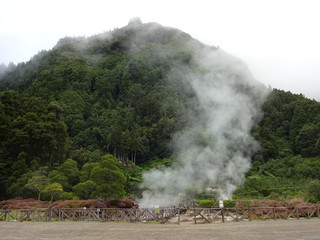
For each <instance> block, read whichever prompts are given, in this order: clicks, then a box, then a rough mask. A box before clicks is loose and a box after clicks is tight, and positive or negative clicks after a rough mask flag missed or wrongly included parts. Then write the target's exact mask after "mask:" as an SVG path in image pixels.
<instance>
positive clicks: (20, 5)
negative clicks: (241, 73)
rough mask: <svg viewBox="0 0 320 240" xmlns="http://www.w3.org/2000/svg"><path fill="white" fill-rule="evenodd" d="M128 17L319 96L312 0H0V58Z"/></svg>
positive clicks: (319, 46)
mask: <svg viewBox="0 0 320 240" xmlns="http://www.w3.org/2000/svg"><path fill="white" fill-rule="evenodd" d="M136 16H138V17H140V18H141V20H142V22H158V23H160V24H162V25H164V26H171V27H175V28H178V29H180V30H182V31H184V32H187V33H189V34H190V35H191V36H192V37H194V38H196V39H198V40H200V41H202V42H204V43H206V44H209V45H214V46H219V47H220V48H221V49H223V50H225V51H227V52H228V53H230V54H233V55H235V56H237V57H239V58H241V59H242V60H243V61H244V62H246V63H247V65H248V67H249V69H250V70H251V71H252V72H253V75H254V76H255V78H256V79H257V80H258V81H260V82H263V83H264V84H266V85H267V86H268V85H271V87H275V88H279V89H284V90H286V91H291V92H294V93H302V94H304V95H305V96H306V97H309V98H315V99H317V100H318V101H319V100H320V88H319V86H320V81H319V80H320V27H319V25H320V1H319V0H196V1H194V0H190V1H188V0H181V1H178V0H176V1H174V0H158V1H152V0H90V1H88V0H0V63H5V64H8V63H9V62H14V63H18V62H22V61H27V60H29V59H30V58H31V57H32V56H33V55H35V54H36V53H37V52H38V51H40V50H42V49H46V50H49V49H51V48H52V47H53V46H54V45H55V44H56V43H57V41H58V40H59V39H60V38H62V37H65V36H71V37H73V36H91V35H94V34H97V33H101V32H104V31H109V30H112V29H114V28H120V27H123V26H125V25H127V23H128V21H129V19H130V18H132V17H136Z"/></svg>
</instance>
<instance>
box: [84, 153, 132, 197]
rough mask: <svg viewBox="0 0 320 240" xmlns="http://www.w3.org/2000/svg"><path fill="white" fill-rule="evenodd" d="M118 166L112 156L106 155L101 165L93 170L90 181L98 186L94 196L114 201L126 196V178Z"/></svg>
mask: <svg viewBox="0 0 320 240" xmlns="http://www.w3.org/2000/svg"><path fill="white" fill-rule="evenodd" d="M117 164H118V163H117V160H116V159H115V158H113V157H112V155H106V156H104V157H103V158H102V161H101V162H100V163H99V165H98V166H96V167H94V168H93V169H92V171H91V175H90V179H91V180H92V181H93V182H95V183H96V185H97V188H96V190H95V191H94V192H93V196H95V197H98V198H104V199H113V198H121V197H123V196H124V195H125V193H126V192H125V184H126V177H125V176H124V174H123V173H122V172H121V170H120V168H119V167H118V166H117Z"/></svg>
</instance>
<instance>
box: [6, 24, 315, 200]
mask: <svg viewBox="0 0 320 240" xmlns="http://www.w3.org/2000/svg"><path fill="white" fill-rule="evenodd" d="M191 43H192V46H193V47H192V48H191V47H190V46H191ZM197 51H216V52H219V51H221V50H220V49H217V48H215V47H209V46H206V45H204V44H202V43H200V42H198V41H197V40H194V39H192V38H191V37H190V36H189V35H188V34H186V33H183V32H181V31H179V30H176V29H172V28H166V27H162V26H161V25H158V24H156V23H148V24H141V23H139V22H133V23H130V24H129V25H128V26H126V27H123V28H121V29H116V30H113V31H111V32H106V33H103V34H99V35H95V36H92V37H88V38H84V37H79V38H64V39H61V40H60V41H59V42H58V43H57V45H56V46H54V47H53V49H52V50H49V51H41V52H39V53H38V54H37V55H35V56H34V57H33V58H32V59H31V60H30V61H28V62H26V63H20V64H18V65H17V66H10V67H8V68H6V69H1V71H0V90H1V92H0V109H1V111H0V129H1V131H0V140H1V142H0V153H1V154H0V198H1V199H7V198H13V197H23V198H29V197H35V198H38V199H44V200H57V199H78V198H79V199H90V198H104V199H119V198H123V197H132V198H134V197H136V196H137V195H139V194H140V190H139V189H138V187H137V186H138V184H139V183H140V182H141V171H142V169H149V168H151V167H158V168H161V167H163V166H169V165H170V164H171V162H172V160H173V159H174V158H175V156H174V154H173V151H172V148H171V144H170V140H171V139H172V137H173V135H174V133H175V132H177V131H179V130H181V129H183V128H184V127H185V126H186V124H187V122H186V119H185V118H184V117H183V116H187V115H188V112H191V111H193V110H194V109H196V107H197V105H198V99H197V98H196V96H195V93H194V92H193V90H192V88H191V86H190V85H188V84H187V83H186V82H185V81H183V78H184V75H183V73H182V72H183V69H184V68H185V67H187V68H190V69H193V70H195V71H200V72H201V71H202V69H199V67H198V66H197V65H196V64H195V63H194V61H193V57H194V55H195V54H196V53H197ZM239 88H241V86H239ZM263 113H264V117H263V119H262V120H261V121H260V122H259V123H258V124H256V125H255V127H254V128H253V129H252V135H253V136H254V137H255V138H256V139H257V140H258V141H259V142H260V144H261V149H260V151H259V152H257V153H256V154H255V155H254V156H253V162H252V169H251V170H250V172H249V173H248V176H247V181H246V182H245V184H244V186H243V187H242V188H240V189H238V190H237V192H236V195H235V196H236V197H241V198H245V197H250V198H252V197H254V198H256V197H257V198H268V197H269V198H278V197H288V196H289V197H292V196H297V195H299V196H305V197H306V198H307V199H309V200H310V201H319V200H320V183H319V179H320V103H319V102H317V101H314V100H310V99H307V98H305V97H304V96H302V95H295V94H292V93H290V92H285V91H281V90H276V89H274V90H273V91H272V93H271V94H270V95H269V97H268V99H267V101H266V102H265V104H264V106H263Z"/></svg>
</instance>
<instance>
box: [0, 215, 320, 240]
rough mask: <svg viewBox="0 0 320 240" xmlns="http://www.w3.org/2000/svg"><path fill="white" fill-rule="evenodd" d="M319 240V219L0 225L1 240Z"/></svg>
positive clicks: (19, 223) (0, 223)
mask: <svg viewBox="0 0 320 240" xmlns="http://www.w3.org/2000/svg"><path fill="white" fill-rule="evenodd" d="M29 239H30V240H47V239H50V240H52V239H56V240H76V239H77V240H80V239H81V240H82V239H83V240H106V239H108V240H109V239H110V240H111V239H112V240H118V239H119V240H124V239H130V240H139V239H142V240H153V239H159V240H160V239H161V240H163V239H174V240H185V239H191V240H193V239H194V240H199V239H206V240H212V239H213V240H215V239H223V240H276V239H277V240H278V239H279V240H320V219H303V220H276V221H274V220H269V221H253V222H232V223H216V224H197V225H194V224H191V223H181V224H180V225H178V224H163V225H162V224H151V223H105V222H0V240H29Z"/></svg>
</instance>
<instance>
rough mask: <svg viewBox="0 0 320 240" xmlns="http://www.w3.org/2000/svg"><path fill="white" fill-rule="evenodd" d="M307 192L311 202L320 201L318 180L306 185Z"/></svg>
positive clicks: (319, 183) (319, 181) (319, 182)
mask: <svg viewBox="0 0 320 240" xmlns="http://www.w3.org/2000/svg"><path fill="white" fill-rule="evenodd" d="M307 189H308V193H309V196H310V197H309V198H310V201H311V202H319V201H320V180H313V181H311V182H310V183H309V185H308V188H307Z"/></svg>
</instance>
